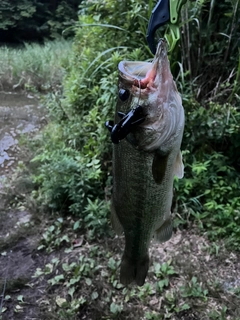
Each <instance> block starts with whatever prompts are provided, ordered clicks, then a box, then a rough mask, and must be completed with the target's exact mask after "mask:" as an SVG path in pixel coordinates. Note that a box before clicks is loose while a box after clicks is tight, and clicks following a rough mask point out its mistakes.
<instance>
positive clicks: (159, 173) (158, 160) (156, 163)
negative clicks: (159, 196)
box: [152, 152, 169, 184]
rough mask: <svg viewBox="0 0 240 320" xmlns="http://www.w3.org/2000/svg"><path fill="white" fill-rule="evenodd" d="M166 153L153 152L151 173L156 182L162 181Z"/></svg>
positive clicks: (165, 164)
mask: <svg viewBox="0 0 240 320" xmlns="http://www.w3.org/2000/svg"><path fill="white" fill-rule="evenodd" d="M168 156H169V155H168V154H167V155H161V154H160V153H158V152H155V155H154V158H153V164H152V174H153V179H154V180H155V182H156V183H157V184H160V183H161V182H162V181H163V178H164V176H165V173H166V168H167V162H168Z"/></svg>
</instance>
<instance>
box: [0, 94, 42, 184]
mask: <svg viewBox="0 0 240 320" xmlns="http://www.w3.org/2000/svg"><path fill="white" fill-rule="evenodd" d="M44 111H45V110H44V107H43V106H42V105H41V104H40V103H39V101H38V100H37V99H36V98H35V97H33V96H31V95H24V94H19V93H12V92H0V189H1V187H2V184H3V181H4V179H5V176H6V174H7V173H9V169H11V168H12V167H14V165H16V163H17V160H18V157H17V155H18V152H19V150H20V149H19V147H18V138H19V137H20V135H21V134H26V133H31V132H34V131H38V130H39V129H40V128H41V127H42V121H41V119H42V117H43V115H44V113H45V112H44Z"/></svg>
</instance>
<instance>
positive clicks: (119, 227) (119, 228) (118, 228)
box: [110, 200, 123, 236]
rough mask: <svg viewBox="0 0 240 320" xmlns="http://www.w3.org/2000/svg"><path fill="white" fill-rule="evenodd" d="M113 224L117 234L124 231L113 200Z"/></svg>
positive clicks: (111, 218)
mask: <svg viewBox="0 0 240 320" xmlns="http://www.w3.org/2000/svg"><path fill="white" fill-rule="evenodd" d="M110 220H111V224H112V227H113V229H114V231H115V232H116V234H117V235H119V236H120V235H121V234H122V233H123V227H122V225H121V223H120V221H119V219H118V216H117V213H116V210H115V207H114V204H113V200H112V201H111V217H110Z"/></svg>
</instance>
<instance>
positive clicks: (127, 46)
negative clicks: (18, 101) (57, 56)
mask: <svg viewBox="0 0 240 320" xmlns="http://www.w3.org/2000/svg"><path fill="white" fill-rule="evenodd" d="M153 5H154V3H153V2H152V1H149V3H146V2H145V1H134V0H125V1H117V2H115V1H111V0H106V1H103V2H101V3H100V2H99V1H82V3H81V6H80V11H79V13H80V15H79V22H78V23H77V25H76V27H75V38H74V45H73V50H72V55H71V66H70V68H69V70H68V73H67V76H66V78H65V81H64V85H63V90H64V91H63V95H62V96H61V95H60V96H59V95H58V94H57V93H56V94H54V95H53V96H52V98H51V100H50V102H49V110H50V112H51V114H52V116H53V118H54V121H53V122H51V124H50V126H49V127H48V129H47V130H46V132H45V134H44V141H45V143H44V144H43V146H42V148H41V149H40V150H39V154H38V155H37V156H36V157H35V159H34V161H38V162H39V173H38V174H37V175H36V176H35V182H36V183H37V184H38V185H39V186H40V189H39V191H36V192H35V194H34V196H35V198H36V199H39V201H40V202H41V203H43V204H44V205H47V206H48V207H50V208H53V209H54V210H58V211H59V210H60V211H61V212H65V211H70V212H71V213H73V214H74V215H76V216H78V217H79V218H80V220H81V224H80V225H82V226H85V228H90V229H91V228H92V226H91V223H90V222H89V221H86V219H87V218H86V216H87V214H88V210H90V209H89V204H92V203H95V205H96V206H97V208H98V209H96V210H95V212H94V214H93V213H92V211H91V210H90V212H91V214H92V220H94V219H96V217H98V214H99V215H100V218H101V219H103V220H104V221H107V220H106V219H105V218H106V216H107V214H108V202H106V201H105V200H106V199H107V200H108V199H109V194H110V192H111V145H110V139H109V136H108V132H107V130H106V129H105V127H104V123H105V121H106V120H107V119H111V118H113V115H114V109H115V100H116V94H117V93H116V84H117V77H118V74H117V65H118V63H119V61H120V60H122V59H128V60H146V59H149V58H151V54H150V51H149V49H148V47H147V45H146V40H145V35H146V28H147V22H148V17H149V14H150V12H151V10H152V7H153ZM213 17H214V18H213ZM215 17H217V19H216V18H215ZM239 18H240V13H239V2H238V1H233V2H231V1H226V0H225V1H223V2H222V3H221V4H220V3H215V2H214V1H196V2H191V3H188V4H187V5H186V6H185V7H184V8H183V10H182V36H181V43H180V44H179V45H178V46H177V48H176V49H175V51H174V53H173V54H172V55H171V56H170V63H171V67H172V72H173V75H174V77H175V78H176V81H177V85H178V88H179V91H180V93H181V94H182V98H183V105H184V108H185V112H186V127H185V133H184V138H183V143H182V150H183V154H184V162H185V178H184V179H183V180H179V181H177V180H176V183H175V189H176V199H175V212H178V213H179V215H178V217H181V218H178V219H176V224H177V225H183V226H184V225H186V224H187V223H188V222H189V221H190V220H192V219H193V220H194V221H195V222H196V223H197V224H198V225H199V227H200V228H202V229H203V230H205V231H206V230H207V232H208V234H209V236H210V237H212V238H213V239H215V238H217V237H225V238H226V239H227V241H228V242H229V243H230V244H231V245H233V246H235V248H236V249H238V248H239V239H240V237H239V236H240V227H239V219H240V212H239V200H238V197H239V191H238V190H239V187H240V180H239V170H240V151H239V150H240V148H239V145H240V142H239V141H240V139H239V138H240V133H239V120H240V119H239V116H240V110H239V100H240V99H239V86H238V85H237V83H238V80H239V74H240V63H239V28H236V25H237V21H238V19H239ZM103 207H104V208H105V209H102V210H100V208H103ZM99 212H101V213H99ZM103 225H104V224H103ZM103 225H102V226H103Z"/></svg>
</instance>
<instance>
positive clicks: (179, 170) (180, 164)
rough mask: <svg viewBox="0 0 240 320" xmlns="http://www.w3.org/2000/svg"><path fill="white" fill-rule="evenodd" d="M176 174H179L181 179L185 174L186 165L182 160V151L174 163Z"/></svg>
mask: <svg viewBox="0 0 240 320" xmlns="http://www.w3.org/2000/svg"><path fill="white" fill-rule="evenodd" d="M173 170H174V174H175V176H177V177H178V178H179V179H182V178H183V176H184V165H183V161H182V153H181V151H179V153H178V155H177V157H176V160H175V163H174V169H173Z"/></svg>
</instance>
